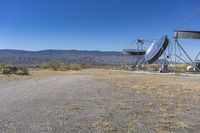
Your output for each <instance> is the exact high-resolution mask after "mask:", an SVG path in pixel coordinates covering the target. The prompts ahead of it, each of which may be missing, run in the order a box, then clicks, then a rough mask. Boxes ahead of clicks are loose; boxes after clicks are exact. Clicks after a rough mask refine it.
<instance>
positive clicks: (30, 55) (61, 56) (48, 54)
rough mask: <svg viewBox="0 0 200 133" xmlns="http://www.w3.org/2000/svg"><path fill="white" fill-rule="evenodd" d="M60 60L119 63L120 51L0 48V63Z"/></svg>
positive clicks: (84, 62) (32, 64)
mask: <svg viewBox="0 0 200 133" xmlns="http://www.w3.org/2000/svg"><path fill="white" fill-rule="evenodd" d="M54 59H57V60H60V61H62V62H63V63H65V64H69V63H79V64H88V65H120V64H122V60H123V58H122V53H121V52H117V51H88V50H41V51H25V50H13V49H1V50H0V64H14V65H23V66H34V65H40V64H45V63H48V62H49V61H51V60H54Z"/></svg>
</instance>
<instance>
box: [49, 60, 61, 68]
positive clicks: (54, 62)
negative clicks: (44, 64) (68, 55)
mask: <svg viewBox="0 0 200 133" xmlns="http://www.w3.org/2000/svg"><path fill="white" fill-rule="evenodd" d="M48 65H49V67H50V68H52V69H53V70H55V71H57V70H58V69H59V68H60V67H61V62H60V61H59V60H52V61H50V62H49V63H48Z"/></svg>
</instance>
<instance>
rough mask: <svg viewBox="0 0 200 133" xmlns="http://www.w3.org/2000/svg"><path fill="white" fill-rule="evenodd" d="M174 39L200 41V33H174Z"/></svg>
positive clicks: (182, 31) (177, 31) (181, 31)
mask: <svg viewBox="0 0 200 133" xmlns="http://www.w3.org/2000/svg"><path fill="white" fill-rule="evenodd" d="M174 38H185V39H200V31H184V30H176V31H174Z"/></svg>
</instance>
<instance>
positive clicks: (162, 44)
mask: <svg viewBox="0 0 200 133" xmlns="http://www.w3.org/2000/svg"><path fill="white" fill-rule="evenodd" d="M168 44H169V39H168V37H167V36H166V35H165V36H162V37H161V38H160V39H158V40H156V41H154V42H153V43H152V44H151V46H150V47H149V48H148V50H147V52H146V56H145V60H146V61H147V62H148V63H149V64H151V63H153V62H155V61H156V60H158V58H159V57H160V56H161V55H162V54H163V52H164V51H165V49H166V48H167V46H168Z"/></svg>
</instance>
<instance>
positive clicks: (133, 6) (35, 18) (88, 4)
mask: <svg viewBox="0 0 200 133" xmlns="http://www.w3.org/2000/svg"><path fill="white" fill-rule="evenodd" d="M199 5H200V1H198V0H190V1H180V0H149V1H146V0H84V1H83V0H1V1H0V49H21V50H30V51H36V50H43V49H80V50H103V51H121V50H122V49H123V48H127V47H130V44H129V43H130V42H131V41H132V40H134V39H136V38H138V37H140V38H141V37H142V38H145V39H154V38H155V39H156V38H158V37H159V36H161V35H164V34H167V35H169V36H170V37H171V38H172V36H173V30H174V29H176V28H177V27H179V26H180V25H181V24H182V23H183V22H185V20H187V19H188V17H190V16H191V15H192V14H193V13H194V12H196V11H197V10H198V9H199V8H200V6H199ZM199 22H200V16H198V17H195V18H194V19H193V20H192V21H191V22H190V23H189V24H188V25H186V26H185V27H183V28H184V29H190V30H200V25H199ZM184 42H186V43H187V44H189V45H184V47H185V48H186V49H187V50H188V51H189V52H190V53H193V55H192V56H195V55H196V53H197V52H199V51H200V45H198V44H200V40H195V41H191V40H189V41H184Z"/></svg>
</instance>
